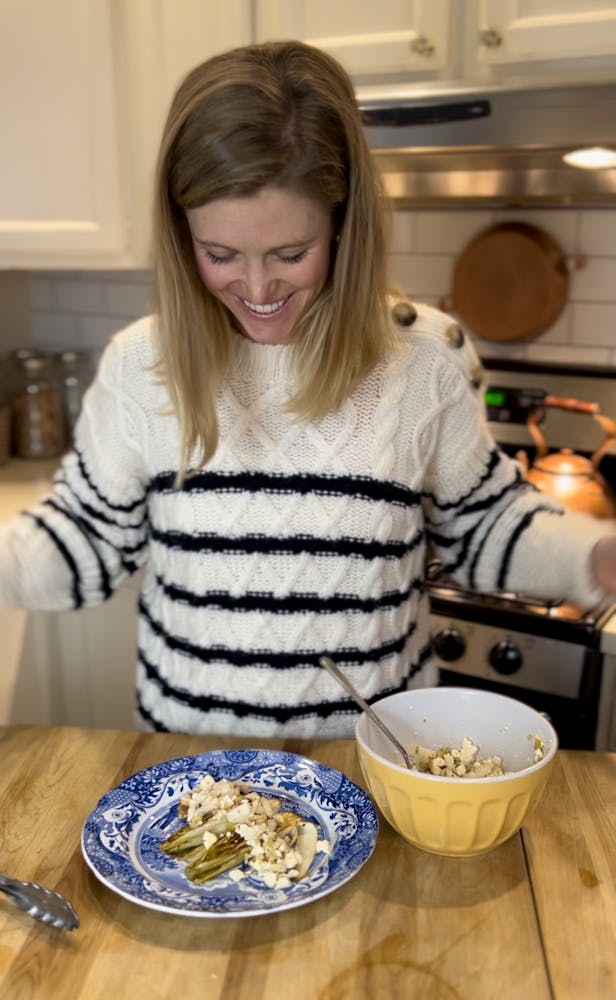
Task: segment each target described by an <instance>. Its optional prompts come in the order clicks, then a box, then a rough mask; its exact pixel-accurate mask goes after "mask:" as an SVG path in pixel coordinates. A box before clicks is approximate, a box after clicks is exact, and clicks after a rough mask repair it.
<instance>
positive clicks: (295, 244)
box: [193, 236, 316, 253]
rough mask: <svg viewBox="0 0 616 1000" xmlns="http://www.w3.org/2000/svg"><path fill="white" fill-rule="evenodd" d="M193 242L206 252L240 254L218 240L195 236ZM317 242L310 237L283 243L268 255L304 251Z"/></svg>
mask: <svg viewBox="0 0 616 1000" xmlns="http://www.w3.org/2000/svg"><path fill="white" fill-rule="evenodd" d="M193 240H194V242H195V243H196V244H197V245H198V246H200V247H204V248H205V249H206V250H222V251H223V252H224V253H238V251H237V250H236V249H235V247H229V246H226V244H224V243H217V242H216V240H208V239H203V238H202V237H199V236H193ZM315 242H316V237H314V236H309V237H307V238H306V239H301V240H293V241H292V242H291V243H283V244H282V245H281V246H278V247H271V248H270V249H269V250H267V251H266V253H289V252H290V251H297V250H304V249H306V248H307V247H309V246H310V245H311V244H312V243H315Z"/></svg>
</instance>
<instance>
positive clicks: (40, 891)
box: [0, 872, 79, 931]
mask: <svg viewBox="0 0 616 1000" xmlns="http://www.w3.org/2000/svg"><path fill="white" fill-rule="evenodd" d="M0 892H4V893H5V894H6V895H7V896H8V897H9V899H10V900H11V901H12V902H13V903H15V906H18V907H19V909H20V910H24V912H25V913H29V914H30V916H31V917H34V919H35V920H40V921H41V922H42V923H44V924H51V926H52V927H65V928H66V929H67V930H69V931H72V930H75V928H76V927H79V917H78V916H77V914H76V913H75V910H74V909H73V907H72V906H71V904H70V903H69V901H68V899H65V898H64V896H62V895H61V894H60V893H59V892H55V891H54V890H53V889H46V888H45V887H44V886H42V885H39V884H38V883H37V882H21V881H20V880H19V879H17V878H12V877H11V876H10V875H3V874H2V873H1V872H0Z"/></svg>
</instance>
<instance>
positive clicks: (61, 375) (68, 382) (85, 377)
mask: <svg viewBox="0 0 616 1000" xmlns="http://www.w3.org/2000/svg"><path fill="white" fill-rule="evenodd" d="M56 366H57V371H58V385H59V388H60V393H61V396H62V409H63V414H64V427H65V434H66V441H67V444H72V442H73V434H74V431H75V424H76V423H77V418H78V416H79V414H80V413H81V402H82V399H83V394H84V392H85V391H86V389H87V388H88V386H89V384H90V382H91V381H92V377H93V374H94V371H93V361H92V355H91V354H90V352H89V351H62V352H61V353H60V354H57V355H56Z"/></svg>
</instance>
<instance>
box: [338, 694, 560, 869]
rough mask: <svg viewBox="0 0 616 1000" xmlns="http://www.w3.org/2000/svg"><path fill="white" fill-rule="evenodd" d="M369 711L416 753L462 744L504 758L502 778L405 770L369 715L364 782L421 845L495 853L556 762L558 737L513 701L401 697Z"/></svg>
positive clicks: (482, 756) (363, 734) (362, 747)
mask: <svg viewBox="0 0 616 1000" xmlns="http://www.w3.org/2000/svg"><path fill="white" fill-rule="evenodd" d="M372 708H373V709H374V711H375V712H377V714H378V715H380V717H381V718H382V719H383V722H384V723H385V724H386V725H387V726H388V727H389V729H391V730H392V732H393V734H394V736H396V738H397V739H398V740H399V742H400V743H401V744H402V745H403V746H405V747H409V748H411V750H412V749H413V748H415V747H423V748H430V747H433V748H435V749H438V748H452V747H453V748H455V747H459V748H460V749H461V748H462V746H463V744H464V740H465V739H469V740H471V738H472V744H473V746H476V748H477V759H479V760H488V759H490V758H493V757H498V758H500V760H501V767H502V771H503V773H502V774H498V773H494V774H488V775H480V774H475V775H472V774H468V775H465V776H464V778H463V780H461V779H460V776H459V775H455V776H454V775H446V774H443V773H437V774H434V773H432V771H431V770H422V769H421V767H418V768H417V769H412V770H411V769H409V768H407V767H406V766H405V765H404V763H403V761H402V760H401V758H400V756H399V755H398V752H397V750H396V748H395V747H394V746H393V744H392V743H391V742H390V741H389V740H388V739H387V737H386V736H385V735H384V734H383V733H382V732H381V730H380V729H379V728H378V726H376V725H375V724H374V723H373V722H372V721H371V720H370V719H369V717H368V716H367V715H365V714H363V715H361V716H360V718H359V720H358V722H357V726H356V730H355V735H356V744H357V749H358V755H359V760H360V764H361V767H362V771H363V774H364V778H365V779H366V782H367V785H368V789H369V791H370V792H371V794H372V797H373V798H374V800H375V801H376V804H377V805H378V807H379V809H380V810H381V812H382V813H383V815H384V816H385V818H386V819H387V821H388V822H389V823H390V824H391V826H393V827H394V829H395V830H397V832H398V833H399V834H400V835H401V836H402V837H404V838H405V840H408V841H409V842H410V843H411V844H413V845H414V846H415V847H419V848H421V849H423V850H426V851H430V852H432V853H435V854H442V855H447V856H453V857H462V856H471V855H474V854H481V853H484V852H486V851H489V850H493V849H494V848H495V847H497V846H498V845H499V844H502V843H504V841H506V840H508V839H509V838H510V837H511V836H513V834H514V833H516V832H517V831H518V830H519V829H520V827H521V825H522V824H523V823H524V822H525V821H526V820H527V819H528V817H529V816H530V815H531V813H532V812H533V810H534V809H535V807H536V806H537V804H538V802H539V799H540V798H541V795H542V794H543V791H544V789H545V786H546V783H547V780H548V777H549V774H550V772H551V769H552V766H553V764H554V760H555V755H556V750H557V748H558V737H557V734H556V731H555V730H554V728H553V727H552V725H551V723H550V722H549V720H548V719H546V718H545V717H544V716H543V715H541V713H539V712H537V711H536V710H535V709H533V708H532V707H530V706H529V705H526V704H524V703H523V702H521V701H518V700H516V699H514V698H509V697H507V696H505V695H500V694H496V693H494V692H491V691H482V690H478V689H473V688H453V687H437V688H423V689H418V690H413V691H404V692H401V693H399V694H395V695H390V696H389V697H387V698H383V699H381V700H380V701H377V702H375V703H374V704H373V705H372Z"/></svg>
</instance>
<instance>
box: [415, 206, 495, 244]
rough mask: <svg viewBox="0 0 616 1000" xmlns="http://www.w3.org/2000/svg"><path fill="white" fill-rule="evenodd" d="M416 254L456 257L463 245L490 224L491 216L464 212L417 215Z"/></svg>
mask: <svg viewBox="0 0 616 1000" xmlns="http://www.w3.org/2000/svg"><path fill="white" fill-rule="evenodd" d="M416 214H417V250H418V251H420V252H421V253H449V254H458V253H460V252H461V251H462V250H463V249H464V247H465V246H466V244H467V243H470V241H471V240H472V239H473V237H474V236H476V235H477V234H478V233H479V232H481V230H482V229H485V228H487V226H489V225H491V223H492V222H493V221H494V214H493V213H492V212H483V211H478V210H477V211H472V212H471V211H464V210H463V209H456V210H455V211H452V212H443V211H440V212H436V211H435V212H426V211H418V212H417V213H416Z"/></svg>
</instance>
